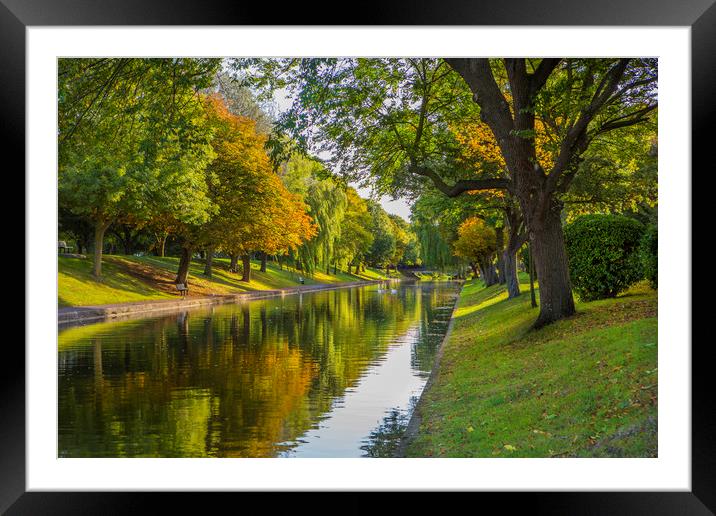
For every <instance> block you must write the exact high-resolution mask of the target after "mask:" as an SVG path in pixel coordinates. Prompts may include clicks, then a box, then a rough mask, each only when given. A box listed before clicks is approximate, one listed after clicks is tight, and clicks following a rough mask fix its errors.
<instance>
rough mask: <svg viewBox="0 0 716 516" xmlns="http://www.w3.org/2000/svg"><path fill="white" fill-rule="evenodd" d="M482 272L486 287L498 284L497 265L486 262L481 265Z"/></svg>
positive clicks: (489, 261)
mask: <svg viewBox="0 0 716 516" xmlns="http://www.w3.org/2000/svg"><path fill="white" fill-rule="evenodd" d="M480 272H481V275H482V281H484V282H485V286H486V287H491V286H492V285H496V284H497V283H498V278H497V272H495V264H493V263H492V261H491V260H484V261H483V263H482V264H480Z"/></svg>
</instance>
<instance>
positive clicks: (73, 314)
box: [57, 280, 396, 326]
mask: <svg viewBox="0 0 716 516" xmlns="http://www.w3.org/2000/svg"><path fill="white" fill-rule="evenodd" d="M386 281H396V280H366V281H352V282H348V283H323V284H318V285H300V286H296V287H287V288H281V289H275V290H251V291H248V292H241V293H238V294H221V295H219V294H217V295H212V296H206V297H197V298H191V299H186V298H184V299H158V300H153V301H137V302H131V303H116V304H110V305H95V306H68V307H63V308H58V310H57V324H58V326H64V325H73V324H81V323H88V322H101V321H106V320H110V319H125V318H131V317H134V316H142V315H145V314H148V313H157V312H169V311H176V310H182V309H187V308H194V307H199V306H207V305H220V304H225V303H239V302H242V301H250V300H254V299H265V298H270V297H277V296H287V295H293V294H299V293H303V292H317V291H322V290H334V289H339V288H348V287H361V286H365V285H372V284H375V283H383V282H386Z"/></svg>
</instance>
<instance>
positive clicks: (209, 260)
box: [204, 247, 214, 278]
mask: <svg viewBox="0 0 716 516" xmlns="http://www.w3.org/2000/svg"><path fill="white" fill-rule="evenodd" d="M213 264H214V248H213V247H209V248H207V250H206V262H205V263H204V276H206V277H207V278H211V267H212V265H213Z"/></svg>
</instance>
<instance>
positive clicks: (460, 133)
mask: <svg viewBox="0 0 716 516" xmlns="http://www.w3.org/2000/svg"><path fill="white" fill-rule="evenodd" d="M451 130H452V131H453V134H454V136H455V139H456V140H457V142H458V143H459V144H460V145H461V147H462V149H461V155H460V157H459V158H458V162H459V163H461V164H462V165H463V166H467V167H470V168H473V169H474V170H475V171H476V172H478V173H484V172H487V171H488V170H489V169H490V168H492V169H497V170H504V169H505V168H506V167H507V165H506V163H505V159H504V158H503V156H502V151H501V149H500V146H499V145H498V144H497V140H496V139H495V136H494V134H493V133H492V130H491V129H490V128H489V126H488V125H487V124H485V123H484V122H467V123H464V124H461V125H453V126H451ZM534 141H535V154H536V157H537V161H538V163H539V164H540V166H541V167H542V168H543V169H545V170H550V169H551V168H552V167H553V166H554V161H555V159H556V154H557V151H558V149H557V147H556V146H555V144H554V142H553V141H552V136H551V135H550V134H549V129H548V127H547V126H546V125H545V124H544V123H543V122H542V121H541V120H539V119H536V120H535V130H534Z"/></svg>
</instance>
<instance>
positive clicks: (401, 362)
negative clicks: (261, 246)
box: [58, 282, 459, 457]
mask: <svg viewBox="0 0 716 516" xmlns="http://www.w3.org/2000/svg"><path fill="white" fill-rule="evenodd" d="M458 291H459V285H458V284H456V283H450V282H446V283H420V282H417V283H399V284H398V283H394V284H392V286H390V287H387V288H386V287H385V286H380V285H375V284H374V285H369V286H364V287H355V288H342V289H335V290H329V291H318V292H312V293H303V294H295V295H288V296H284V297H275V298H269V299H262V300H254V301H246V302H243V303H239V304H227V305H218V306H211V307H204V308H196V309H192V310H190V311H182V312H177V313H173V314H171V315H161V316H154V317H147V318H143V319H133V320H126V321H114V322H104V323H97V324H91V325H86V326H75V327H70V328H65V329H61V330H60V333H59V343H58V345H59V351H58V419H59V421H58V429H59V435H58V456H60V457H361V456H365V457H381V456H390V454H391V453H392V451H393V450H394V447H395V445H396V444H397V441H398V439H399V437H400V435H401V434H402V431H403V430H404V429H405V426H406V425H407V422H408V420H409V418H410V415H411V412H412V409H413V407H414V404H415V402H416V401H417V399H418V398H419V397H420V394H421V392H422V389H423V387H424V385H425V383H426V381H427V378H428V376H429V374H430V370H431V368H432V365H433V363H434V360H435V355H436V353H437V350H438V348H439V346H440V343H441V341H442V338H443V336H444V335H445V332H446V330H447V326H448V323H449V320H450V315H451V312H452V309H453V306H454V304H455V301H456V299H457V294H458Z"/></svg>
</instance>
